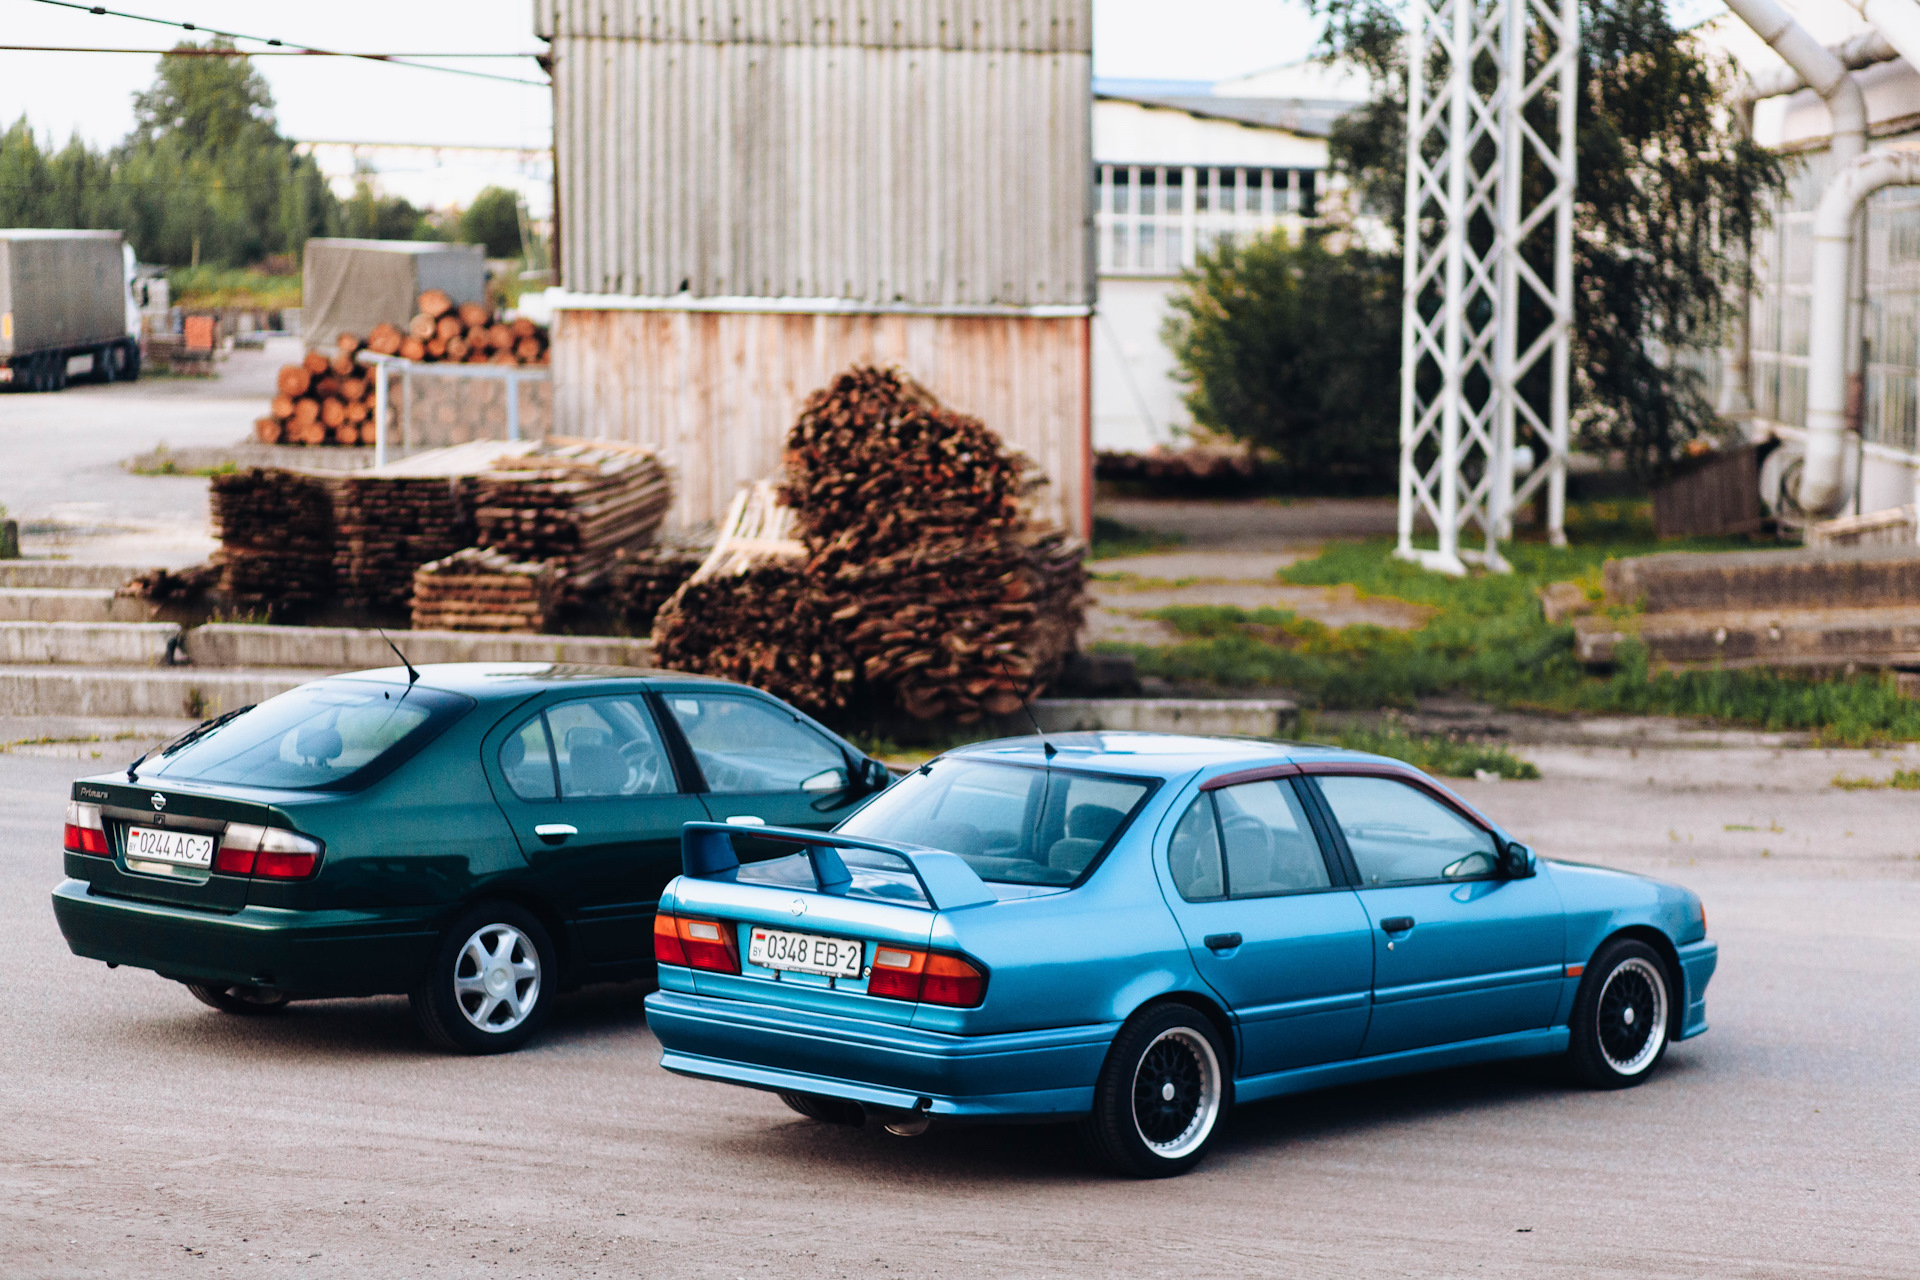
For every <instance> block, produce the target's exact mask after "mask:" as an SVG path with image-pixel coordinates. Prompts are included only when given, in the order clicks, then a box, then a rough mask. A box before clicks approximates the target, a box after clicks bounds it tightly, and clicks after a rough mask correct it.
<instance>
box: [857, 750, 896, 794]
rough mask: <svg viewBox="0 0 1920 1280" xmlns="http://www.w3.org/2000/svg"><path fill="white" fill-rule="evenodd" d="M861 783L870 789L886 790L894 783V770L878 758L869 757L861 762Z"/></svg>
mask: <svg viewBox="0 0 1920 1280" xmlns="http://www.w3.org/2000/svg"><path fill="white" fill-rule="evenodd" d="M859 767H860V785H861V786H862V787H864V788H865V789H866V790H868V791H885V790H886V789H887V788H888V787H890V786H892V785H893V770H891V769H889V768H887V766H885V765H884V764H881V763H880V762H879V761H878V760H874V759H872V758H868V759H865V760H862V761H861V762H860V766H859Z"/></svg>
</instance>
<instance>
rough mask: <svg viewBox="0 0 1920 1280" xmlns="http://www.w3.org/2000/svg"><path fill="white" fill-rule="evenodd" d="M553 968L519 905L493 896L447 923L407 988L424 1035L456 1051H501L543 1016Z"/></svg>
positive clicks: (548, 946)
mask: <svg viewBox="0 0 1920 1280" xmlns="http://www.w3.org/2000/svg"><path fill="white" fill-rule="evenodd" d="M559 979H560V967H559V964H558V963H557V958H556V956H555V954H554V950H553V940H552V939H551V938H549V937H548V935H547V930H546V927H545V926H544V925H542V924H541V923H540V921H539V919H538V918H537V917H536V916H535V915H534V914H533V913H532V912H531V911H528V910H526V909H525V908H524V907H517V906H514V905H513V904H511V903H506V902H496V903H489V904H485V905H482V906H478V907H475V908H474V909H473V910H471V911H468V912H465V913H464V914H462V915H461V917H460V918H459V919H458V920H456V921H454V922H453V925H452V926H451V927H450V928H449V929H448V930H447V931H446V933H445V934H444V935H442V937H441V939H440V945H439V946H438V947H437V948H435V950H434V955H433V961H432V963H431V964H429V965H428V968H427V973H426V976H425V977H424V978H423V979H422V980H421V981H420V983H419V985H418V986H416V987H415V988H414V989H413V991H412V992H411V993H410V994H409V999H410V1000H411V1002H412V1005H413V1016H414V1019H415V1021H417V1022H418V1023H419V1024H420V1030H421V1031H422V1032H424V1033H425V1034H426V1037H427V1039H429V1040H431V1041H433V1043H434V1044H436V1045H438V1046H440V1047H441V1048H442V1049H450V1050H452V1051H454V1052H456V1053H473V1054H480V1053H507V1052H510V1051H512V1050H514V1049H518V1048H519V1047H520V1046H521V1045H523V1044H525V1043H526V1042H527V1041H528V1040H529V1039H530V1038H532V1036H533V1034H534V1033H535V1032H537V1031H538V1030H539V1029H540V1025H541V1024H542V1023H543V1022H545V1021H546V1019H547V1011H548V1010H549V1009H550V1008H551V1007H552V1005H553V992H554V990H555V988H556V987H557V986H558V984H559Z"/></svg>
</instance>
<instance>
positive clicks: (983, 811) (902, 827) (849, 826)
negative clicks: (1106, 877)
mask: <svg viewBox="0 0 1920 1280" xmlns="http://www.w3.org/2000/svg"><path fill="white" fill-rule="evenodd" d="M1152 790H1153V787H1152V784H1151V783H1148V782H1144V781H1141V780H1139V779H1136V778H1117V777H1112V776H1107V775H1100V774H1087V773H1069V772H1067V771H1066V770H1064V769H1032V768H1027V767H1025V766H1021V765H1007V764H990V763H987V762H985V761H980V760H970V759H967V758H965V757H957V758H956V757H948V758H943V759H940V760H935V761H933V762H932V763H931V764H929V765H926V766H924V767H922V768H920V769H916V770H915V771H914V772H912V773H910V774H908V775H907V776H906V777H905V778H903V779H901V780H900V781H899V782H896V783H894V784H893V786H891V787H889V788H887V790H885V791H883V792H881V793H880V794H879V795H878V796H875V797H874V798H873V800H872V801H871V802H869V803H868V805H867V806H866V808H864V809H862V810H860V812H859V813H857V814H855V815H854V816H852V817H851V818H848V819H847V820H846V821H845V822H843V823H841V824H840V826H839V827H838V828H837V830H840V831H843V832H845V833H846V834H848V835H858V836H873V837H876V838H878V839H881V840H900V841H904V842H906V843H908V844H923V845H926V846H927V847H929V848H933V849H945V850H947V851H948V852H949V853H956V854H959V855H960V856H961V857H962V858H964V859H965V860H966V862H967V865H969V866H971V867H972V868H973V869H974V871H975V873H976V874H978V875H979V876H980V878H981V879H983V880H998V881H1002V882H1005V883H1010V884H1072V883H1073V882H1074V881H1076V880H1078V879H1079V878H1080V876H1081V874H1082V873H1083V872H1085V871H1086V869H1087V868H1088V867H1089V866H1091V865H1092V864H1093V861H1094V860H1095V859H1096V858H1098V857H1099V856H1100V853H1101V851H1102V850H1104V849H1105V848H1107V846H1108V845H1110V844H1111V843H1112V842H1113V841H1114V840H1115V839H1116V838H1118V836H1119V834H1120V832H1121V831H1122V830H1124V829H1125V827H1126V825H1127V822H1128V821H1129V820H1130V819H1131V818H1132V817H1133V814H1134V812H1135V811H1136V810H1137V809H1138V808H1139V807H1140V805H1141V804H1142V803H1143V802H1144V801H1145V800H1146V798H1147V796H1148V795H1150V794H1151V793H1152Z"/></svg>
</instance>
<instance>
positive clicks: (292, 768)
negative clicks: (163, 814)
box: [139, 680, 474, 791]
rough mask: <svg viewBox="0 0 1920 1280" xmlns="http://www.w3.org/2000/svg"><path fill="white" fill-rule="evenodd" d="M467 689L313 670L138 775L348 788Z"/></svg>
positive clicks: (416, 744)
mask: <svg viewBox="0 0 1920 1280" xmlns="http://www.w3.org/2000/svg"><path fill="white" fill-rule="evenodd" d="M473 705H474V703H473V699H471V698H466V697H462V696H461V695H460V694H457V693H447V692H444V691H442V690H439V689H423V688H420V687H418V686H414V687H411V688H409V687H407V686H404V685H391V684H374V683H372V682H369V681H362V680H320V681H316V682H315V683H313V684H308V685H302V686H300V687H299V688H298V689H293V690H290V691H289V692H287V693H283V694H281V695H280V696H279V697H277V698H269V699H268V700H267V701H265V702H263V703H261V704H260V705H259V706H257V707H251V708H249V709H247V710H245V711H243V712H241V713H239V714H238V715H234V716H232V717H231V718H228V719H221V720H213V721H209V722H208V723H207V724H205V725H202V726H201V727H200V728H199V729H196V730H194V731H193V732H191V733H187V734H184V735H182V736H181V737H179V738H177V739H175V740H174V741H173V742H171V743H169V744H168V745H166V746H164V747H162V748H161V749H160V750H159V752H157V753H156V754H155V755H154V756H152V757H150V758H149V759H148V760H147V761H146V762H145V763H144V764H142V765H140V766H139V773H140V776H141V777H143V778H170V779H177V780H179V781H191V782H230V783H238V784H241V785H244V786H249V787H272V788H275V789H280V790H291V791H349V790H353V789H354V788H356V787H361V786H366V785H367V784H369V783H371V782H374V781H376V780H378V779H379V778H381V777H383V776H385V775H386V774H388V773H391V772H392V771H393V770H394V768H395V767H397V766H398V765H399V764H400V763H401V762H402V761H404V760H406V759H407V757H409V756H411V755H412V754H413V753H414V752H416V751H418V750H419V749H420V748H421V747H424V746H425V745H426V744H427V743H429V742H431V741H432V740H433V739H434V738H435V737H437V736H439V734H440V732H441V731H442V730H443V729H445V728H446V727H447V726H448V725H450V724H452V723H453V722H454V721H455V720H457V719H459V718H460V716H461V715H462V714H464V713H465V712H466V711H467V709H468V708H470V707H472V706H473Z"/></svg>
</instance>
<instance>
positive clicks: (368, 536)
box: [332, 472, 473, 609]
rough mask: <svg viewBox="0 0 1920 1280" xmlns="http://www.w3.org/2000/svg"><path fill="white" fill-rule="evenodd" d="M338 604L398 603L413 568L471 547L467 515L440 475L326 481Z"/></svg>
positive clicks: (451, 482) (409, 594)
mask: <svg viewBox="0 0 1920 1280" xmlns="http://www.w3.org/2000/svg"><path fill="white" fill-rule="evenodd" d="M332 492H333V502H334V527H335V543H334V578H335V582H336V585H337V588H338V591H339V595H340V600H341V603H343V604H347V605H353V606H358V607H363V608H375V609H382V608H399V609H405V608H406V607H407V606H408V604H409V602H410V601H411V600H412V598H413V584H414V574H415V571H416V570H418V569H419V567H420V566H421V565H423V564H426V563H428V562H429V561H434V560H439V559H441V558H442V557H445V556H447V555H450V554H452V553H453V552H455V551H457V550H459V549H460V548H462V547H470V546H472V545H473V520H472V518H471V516H470V515H469V514H468V512H467V511H466V509H465V506H464V504H463V503H462V502H461V500H460V493H459V482H458V481H457V480H455V479H451V478H449V477H447V476H433V475H425V476H419V475H384V474H381V473H379V472H372V473H364V474H349V475H346V476H343V477H342V478H340V479H338V480H336V481H333V482H332Z"/></svg>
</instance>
